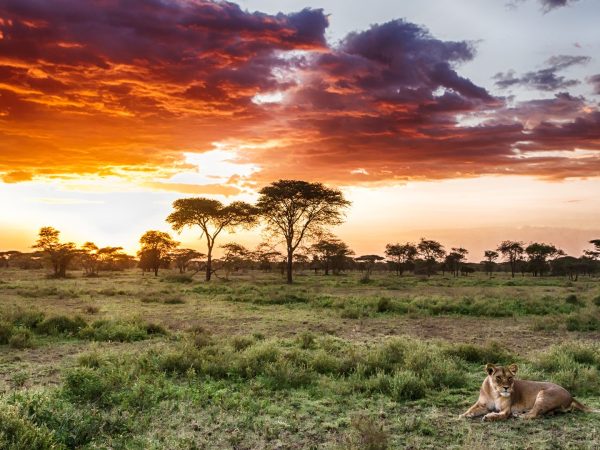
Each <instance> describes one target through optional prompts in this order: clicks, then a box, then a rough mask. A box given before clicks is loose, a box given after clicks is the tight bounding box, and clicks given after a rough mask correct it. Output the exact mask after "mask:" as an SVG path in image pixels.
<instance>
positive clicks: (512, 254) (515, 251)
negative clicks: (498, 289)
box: [497, 241, 525, 278]
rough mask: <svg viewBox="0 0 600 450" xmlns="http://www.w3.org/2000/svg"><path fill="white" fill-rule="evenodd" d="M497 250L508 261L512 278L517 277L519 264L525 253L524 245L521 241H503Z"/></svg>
mask: <svg viewBox="0 0 600 450" xmlns="http://www.w3.org/2000/svg"><path fill="white" fill-rule="evenodd" d="M497 250H498V251H499V252H500V253H501V254H502V256H503V257H504V259H505V260H506V261H508V263H509V265H510V273H511V275H512V277H513V278H514V277H515V272H516V271H517V263H518V262H519V261H520V260H521V258H522V256H523V252H524V251H525V249H524V248H523V243H522V242H519V241H502V242H501V243H500V245H499V246H498V248H497Z"/></svg>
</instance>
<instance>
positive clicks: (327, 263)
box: [310, 236, 354, 275]
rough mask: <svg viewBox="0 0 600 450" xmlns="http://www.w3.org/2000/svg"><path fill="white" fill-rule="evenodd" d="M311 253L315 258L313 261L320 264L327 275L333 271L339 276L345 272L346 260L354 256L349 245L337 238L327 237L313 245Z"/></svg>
mask: <svg viewBox="0 0 600 450" xmlns="http://www.w3.org/2000/svg"><path fill="white" fill-rule="evenodd" d="M310 252H311V253H312V255H313V257H314V258H313V260H315V261H317V262H318V263H320V264H319V265H320V266H321V267H322V268H323V270H324V272H325V275H329V270H332V271H333V273H334V275H337V274H339V273H340V272H341V271H342V270H344V263H345V262H346V259H347V258H348V257H349V256H350V255H353V254H354V252H353V251H352V250H350V247H348V244H346V243H345V242H343V241H341V240H340V239H338V238H336V237H335V236H325V237H323V238H322V239H320V240H319V241H318V242H315V243H314V244H313V245H311V247H310Z"/></svg>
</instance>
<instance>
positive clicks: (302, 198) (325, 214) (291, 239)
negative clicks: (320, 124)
mask: <svg viewBox="0 0 600 450" xmlns="http://www.w3.org/2000/svg"><path fill="white" fill-rule="evenodd" d="M349 205H350V202H349V201H347V200H346V199H345V198H344V195H343V194H342V192H341V191H339V190H337V189H331V188H328V187H326V186H324V185H323V184H322V183H309V182H307V181H301V180H279V181H276V182H274V183H271V184H270V185H268V186H265V187H264V188H262V189H261V190H260V197H259V198H258V202H257V207H258V209H259V211H260V214H261V217H262V218H263V219H264V221H265V223H266V228H267V230H268V231H269V232H271V233H272V234H273V235H274V236H279V237H281V238H283V241H284V242H285V246H286V272H287V282H288V283H290V284H291V283H292V281H293V280H292V268H293V261H294V252H295V251H296V249H297V248H298V246H299V245H300V244H301V243H302V242H303V241H304V240H305V239H307V238H310V237H314V236H316V235H318V234H319V233H322V232H323V228H324V227H325V226H326V225H337V224H340V223H342V218H343V215H342V210H343V209H344V208H346V207H348V206H349Z"/></svg>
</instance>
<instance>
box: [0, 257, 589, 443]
mask: <svg viewBox="0 0 600 450" xmlns="http://www.w3.org/2000/svg"><path fill="white" fill-rule="evenodd" d="M184 278H189V277H187V276H184V277H180V276H179V274H177V273H169V272H168V271H165V272H164V273H163V275H162V276H160V277H157V278H155V277H153V276H143V275H142V274H141V273H139V272H136V271H129V272H123V273H114V274H106V275H104V274H103V276H100V277H92V278H84V277H78V276H74V277H72V278H69V279H66V280H49V279H46V278H44V273H43V272H42V271H30V272H27V271H15V270H12V269H11V270H0V279H2V281H3V282H2V283H0V448H10V449H29V448H40V449H50V448H59V449H62V448H68V449H70V448H87V449H91V448H133V449H162V448H172V449H192V448H211V449H212V448H215V449H220V448H223V449H226V448H239V449H253V448H268V449H271V448H273V449H275V448H283V449H286V448H324V449H385V448H436V449H437V448H464V449H477V448H482V449H483V448H490V447H493V448H499V449H503V448H507V449H508V448H515V445H517V444H516V443H518V445H517V446H518V447H520V448H536V449H537V448H542V449H544V448H548V449H550V448H590V449H591V448H598V447H599V446H600V436H599V434H598V416H597V415H593V414H583V413H572V414H564V415H557V416H554V417H548V418H545V419H543V420H538V421H533V422H522V421H518V420H509V421H506V422H500V423H492V424H488V423H485V424H484V423H481V422H478V421H464V420H458V419H457V416H458V414H460V413H461V412H463V411H464V410H465V409H466V408H468V407H469V406H470V405H471V404H472V403H473V402H474V401H475V399H476V398H477V392H478V389H479V386H480V384H481V381H482V380H483V378H484V376H485V374H484V371H483V366H484V364H485V363H487V362H493V363H498V364H508V363H512V362H516V363H517V364H518V365H519V375H520V376H521V377H522V378H528V379H535V380H550V381H554V382H558V383H560V384H562V385H563V386H565V387H566V388H568V389H570V390H571V392H573V393H574V394H575V395H577V398H578V399H579V400H580V401H582V402H583V403H585V404H588V405H590V406H592V407H594V408H599V407H600V397H599V396H598V392H600V347H599V345H598V344H597V342H596V340H597V331H598V327H597V323H596V320H597V319H598V314H600V308H599V307H598V304H597V303H598V302H597V300H596V299H597V298H598V297H600V282H599V280H598V279H594V278H591V279H588V278H583V279H581V280H580V281H578V282H568V281H567V280H566V279H564V278H538V279H533V278H531V277H525V278H521V277H518V278H515V279H511V278H510V277H508V276H506V275H503V274H497V275H495V278H493V279H491V280H490V279H488V278H487V277H484V276H483V275H481V276H477V275H475V276H470V277H460V278H457V279H454V278H451V277H442V276H433V277H431V278H424V277H413V276H410V275H409V276H404V277H396V276H394V275H391V274H385V275H384V274H378V273H376V274H374V275H373V276H372V279H371V280H370V282H369V283H366V284H363V283H361V282H360V274H351V275H345V276H339V277H336V276H329V277H325V276H313V275H308V274H304V275H303V274H299V275H298V276H297V281H298V282H297V284H295V285H293V286H287V285H285V284H283V280H282V279H281V278H280V277H279V275H278V274H258V273H252V272H250V273H246V274H241V275H235V274H233V275H232V276H231V277H230V278H231V279H230V280H229V281H227V282H225V281H220V280H214V281H213V282H211V283H208V284H207V283H204V282H202V281H201V279H200V278H198V277H192V278H191V281H190V280H189V279H185V280H184ZM15 336H17V337H15ZM11 341H12V343H11ZM558 343H560V344H558ZM553 344H558V345H553ZM556 430H560V433H557V432H556Z"/></svg>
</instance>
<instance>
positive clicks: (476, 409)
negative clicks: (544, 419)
mask: <svg viewBox="0 0 600 450" xmlns="http://www.w3.org/2000/svg"><path fill="white" fill-rule="evenodd" d="M485 370H486V372H487V374H488V376H487V377H486V378H485V380H483V384H482V385H481V389H480V390H479V399H478V400H477V402H475V404H474V405H473V406H471V407H470V408H469V409H468V410H467V411H465V412H464V413H463V414H461V415H460V417H464V418H473V417H479V416H483V420H485V421H492V420H505V419H508V418H509V417H511V416H516V417H519V418H522V419H535V418H537V417H540V416H542V415H544V414H553V413H555V412H566V411H572V410H575V409H576V410H580V411H585V412H596V411H592V410H591V409H590V408H588V407H587V406H584V405H582V404H581V403H579V402H578V401H577V400H575V399H574V398H573V396H572V395H571V394H570V393H569V391H567V390H566V389H565V388H563V387H561V386H559V385H557V384H554V383H547V382H539V381H525V380H517V379H516V374H517V370H518V368H517V365H516V364H511V365H510V366H508V367H502V366H495V365H493V364H488V365H487V366H486V368H485Z"/></svg>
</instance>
